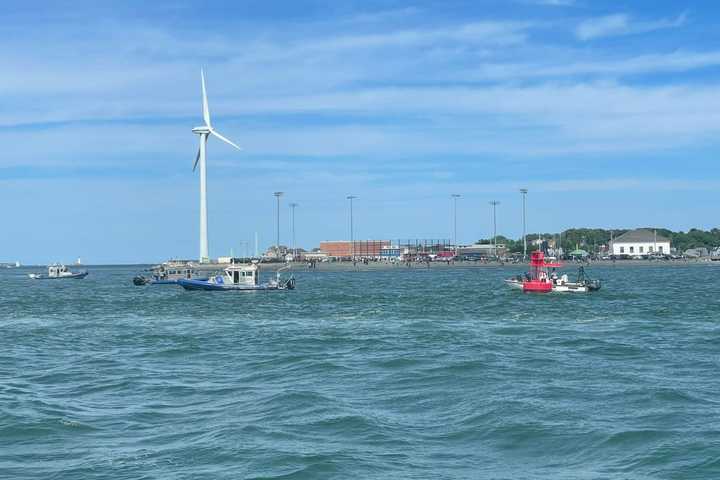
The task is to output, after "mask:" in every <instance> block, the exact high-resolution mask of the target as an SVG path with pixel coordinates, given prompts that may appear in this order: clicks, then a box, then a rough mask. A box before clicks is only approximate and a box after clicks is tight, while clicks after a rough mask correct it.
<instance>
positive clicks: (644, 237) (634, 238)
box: [613, 228, 670, 243]
mask: <svg viewBox="0 0 720 480" xmlns="http://www.w3.org/2000/svg"><path fill="white" fill-rule="evenodd" d="M653 242H670V239H669V238H666V237H663V236H662V235H657V236H656V234H655V231H654V230H650V229H648V228H638V229H636V230H630V231H629V232H625V233H623V234H622V235H620V236H619V237H616V238H615V239H614V240H613V243H653Z"/></svg>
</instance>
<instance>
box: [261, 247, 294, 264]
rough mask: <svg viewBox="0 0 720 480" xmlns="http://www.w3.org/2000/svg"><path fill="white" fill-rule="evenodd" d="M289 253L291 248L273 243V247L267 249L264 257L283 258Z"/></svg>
mask: <svg viewBox="0 0 720 480" xmlns="http://www.w3.org/2000/svg"><path fill="white" fill-rule="evenodd" d="M288 253H291V249H290V248H288V247H286V246H285V245H280V246H279V247H278V246H275V245H273V246H272V247H270V248H268V249H267V251H266V252H265V253H264V254H263V257H264V258H268V259H276V260H282V259H284V258H285V256H286V255H287V254H288Z"/></svg>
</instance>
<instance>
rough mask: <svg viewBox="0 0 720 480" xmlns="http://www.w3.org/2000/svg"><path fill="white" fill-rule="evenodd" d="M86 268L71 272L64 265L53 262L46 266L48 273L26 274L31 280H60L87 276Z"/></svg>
mask: <svg viewBox="0 0 720 480" xmlns="http://www.w3.org/2000/svg"><path fill="white" fill-rule="evenodd" d="M87 274H88V272H87V270H84V271H82V272H71V271H70V270H69V269H68V268H67V267H66V266H65V265H60V264H57V263H56V264H53V265H50V266H48V273H30V274H28V276H29V277H30V278H32V279H33V280H62V279H71V278H74V279H81V278H85V277H87Z"/></svg>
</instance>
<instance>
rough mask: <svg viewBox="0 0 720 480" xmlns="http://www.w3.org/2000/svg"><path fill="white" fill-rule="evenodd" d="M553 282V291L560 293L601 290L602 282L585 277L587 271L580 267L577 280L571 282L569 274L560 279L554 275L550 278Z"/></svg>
mask: <svg viewBox="0 0 720 480" xmlns="http://www.w3.org/2000/svg"><path fill="white" fill-rule="evenodd" d="M550 280H551V281H552V291H553V292H558V293H588V292H594V291H597V290H600V280H590V279H589V278H587V277H586V276H585V269H584V268H583V267H580V269H579V270H578V277H577V280H576V281H574V282H571V281H570V279H569V278H568V276H567V274H563V275H561V276H560V277H558V276H557V275H555V274H553V275H551V277H550Z"/></svg>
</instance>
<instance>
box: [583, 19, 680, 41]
mask: <svg viewBox="0 0 720 480" xmlns="http://www.w3.org/2000/svg"><path fill="white" fill-rule="evenodd" d="M685 21H686V15H685V14H682V15H679V16H677V17H675V18H671V19H660V20H653V21H635V20H633V19H632V18H631V17H630V16H629V15H626V14H615V15H607V16H604V17H597V18H591V19H588V20H585V21H583V22H581V23H580V24H579V25H578V26H577V28H576V29H575V35H576V36H577V38H579V39H580V40H583V41H587V40H592V39H595V38H601V37H610V36H618V35H631V34H638V33H645V32H651V31H654V30H662V29H666V28H676V27H680V26H682V25H684V24H685Z"/></svg>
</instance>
